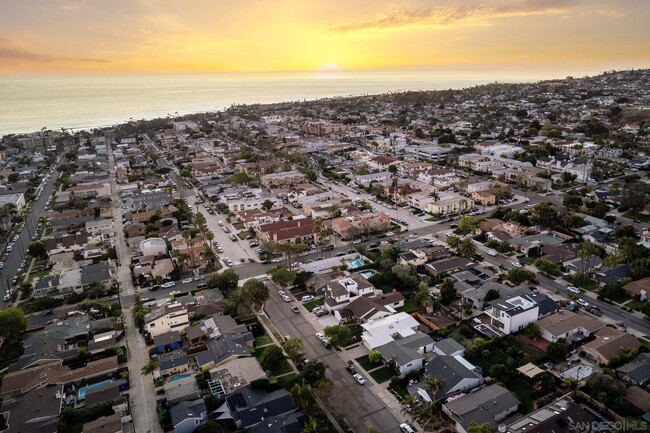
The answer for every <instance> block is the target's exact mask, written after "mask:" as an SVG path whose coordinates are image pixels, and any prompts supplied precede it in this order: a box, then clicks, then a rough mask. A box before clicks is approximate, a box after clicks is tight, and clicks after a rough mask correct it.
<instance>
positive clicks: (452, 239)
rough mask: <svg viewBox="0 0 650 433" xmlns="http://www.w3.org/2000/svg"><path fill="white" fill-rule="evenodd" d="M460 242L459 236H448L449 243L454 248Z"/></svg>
mask: <svg viewBox="0 0 650 433" xmlns="http://www.w3.org/2000/svg"><path fill="white" fill-rule="evenodd" d="M458 244H460V239H459V238H458V237H457V236H448V237H447V245H449V246H450V247H452V248H456V247H457V246H458Z"/></svg>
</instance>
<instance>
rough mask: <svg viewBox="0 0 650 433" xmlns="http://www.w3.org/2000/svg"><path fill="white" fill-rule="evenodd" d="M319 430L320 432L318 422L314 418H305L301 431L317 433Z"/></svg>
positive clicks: (303, 432)
mask: <svg viewBox="0 0 650 433" xmlns="http://www.w3.org/2000/svg"><path fill="white" fill-rule="evenodd" d="M319 432H320V426H319V425H318V422H317V421H316V420H315V419H314V418H309V419H307V421H306V422H305V425H303V426H302V432H301V433H319Z"/></svg>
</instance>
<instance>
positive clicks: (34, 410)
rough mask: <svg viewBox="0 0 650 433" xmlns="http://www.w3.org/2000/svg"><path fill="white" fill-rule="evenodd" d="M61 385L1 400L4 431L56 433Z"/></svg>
mask: <svg viewBox="0 0 650 433" xmlns="http://www.w3.org/2000/svg"><path fill="white" fill-rule="evenodd" d="M57 393H58V394H62V393H63V386H62V385H58V386H45V387H41V388H38V389H34V390H32V391H29V392H28V393H26V394H23V395H21V396H20V397H18V398H16V399H11V400H5V401H3V402H2V408H1V409H0V411H2V412H3V413H4V412H8V414H5V417H6V419H5V421H6V424H7V426H8V428H7V430H5V433H20V432H27V431H29V432H33V433H56V431H57V423H58V419H59V412H60V409H61V399H60V398H57V396H56V395H57Z"/></svg>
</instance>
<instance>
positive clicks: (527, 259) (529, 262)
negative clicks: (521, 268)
mask: <svg viewBox="0 0 650 433" xmlns="http://www.w3.org/2000/svg"><path fill="white" fill-rule="evenodd" d="M535 260H537V257H524V258H523V259H519V263H521V264H522V265H533V264H535Z"/></svg>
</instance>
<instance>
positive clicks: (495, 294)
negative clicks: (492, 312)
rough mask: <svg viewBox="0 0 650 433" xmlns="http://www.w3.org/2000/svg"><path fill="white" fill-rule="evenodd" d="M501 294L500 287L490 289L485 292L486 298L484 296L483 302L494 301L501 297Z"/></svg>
mask: <svg viewBox="0 0 650 433" xmlns="http://www.w3.org/2000/svg"><path fill="white" fill-rule="evenodd" d="M499 296H500V294H499V289H490V290H488V291H487V293H486V294H485V298H483V302H490V301H494V300H495V299H499Z"/></svg>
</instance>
